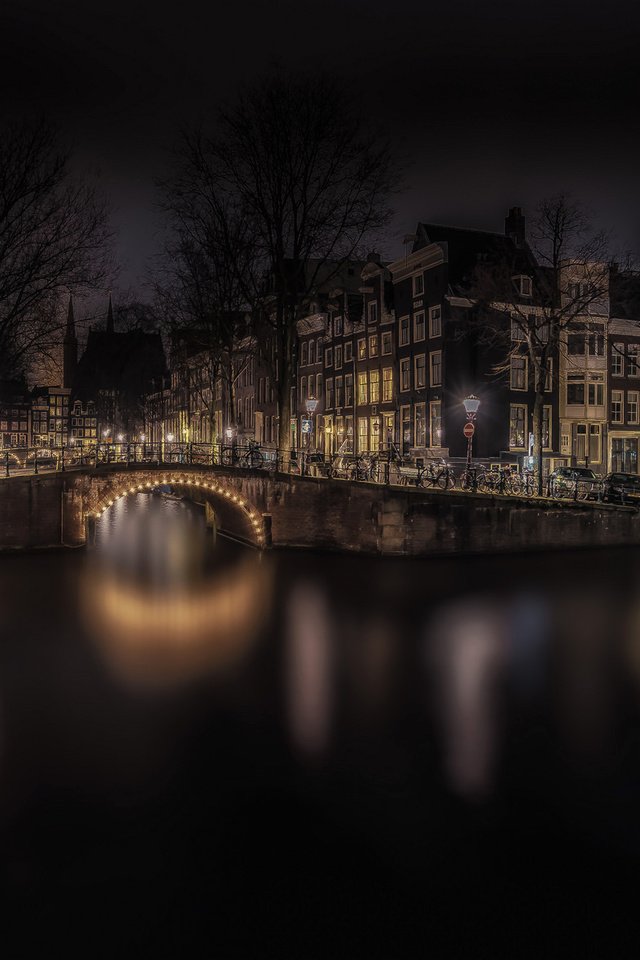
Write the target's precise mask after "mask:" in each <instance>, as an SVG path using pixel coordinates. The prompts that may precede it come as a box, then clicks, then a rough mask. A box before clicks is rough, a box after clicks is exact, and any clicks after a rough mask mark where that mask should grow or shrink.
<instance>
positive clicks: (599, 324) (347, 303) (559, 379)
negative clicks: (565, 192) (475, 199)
mask: <svg viewBox="0 0 640 960" xmlns="http://www.w3.org/2000/svg"><path fill="white" fill-rule="evenodd" d="M496 258H501V259H502V260H503V261H504V262H510V263H513V264H514V265H515V266H514V271H515V272H514V275H513V277H512V281H513V291H512V296H513V303H514V304H515V306H516V309H517V310H518V311H519V312H521V311H525V312H526V310H527V309H529V308H530V309H531V310H532V311H535V310H536V309H537V307H538V306H539V305H540V303H541V302H542V300H541V298H542V296H543V294H542V291H541V288H540V282H539V281H540V274H541V270H540V267H539V265H538V264H536V262H535V259H534V257H533V254H532V252H531V250H530V248H529V246H528V244H527V242H526V233H525V218H524V216H523V215H522V212H521V210H520V209H519V208H513V209H511V210H510V211H509V214H508V216H507V217H506V219H505V230H504V233H490V232H484V231H478V230H470V229H461V228H457V227H447V226H441V225H436V224H428V223H419V224H418V226H417V229H416V233H415V234H414V235H412V236H411V237H409V238H406V242H405V252H404V254H403V255H402V256H401V257H400V258H399V259H397V260H395V261H393V262H385V261H383V260H381V259H380V258H379V257H378V256H377V255H375V254H371V255H369V257H368V258H367V260H366V261H359V262H349V263H345V264H343V265H341V267H340V268H339V270H337V271H336V272H334V273H333V275H332V276H331V277H330V279H328V281H327V282H326V284H325V285H324V286H323V287H321V288H319V289H318V290H317V291H315V293H314V296H313V300H312V301H310V303H309V310H308V314H307V315H306V316H304V317H303V318H302V319H300V320H299V321H298V324H297V343H296V355H295V387H294V388H293V389H292V396H291V422H290V448H291V449H295V450H304V449H308V450H317V451H321V452H323V453H324V454H326V455H329V454H333V453H338V452H341V451H342V452H354V451H355V452H367V451H374V452H378V451H383V450H386V449H388V448H389V446H390V444H392V443H393V444H394V445H396V446H397V447H398V448H399V449H400V450H401V451H402V453H403V454H407V455H410V456H414V457H419V456H420V457H428V456H436V457H439V456H443V457H463V456H464V455H465V453H466V445H467V441H466V439H465V437H464V435H463V428H464V425H465V421H466V417H465V410H464V406H463V403H462V401H463V400H464V398H465V397H466V396H468V395H469V394H474V395H475V396H477V397H478V398H479V399H480V408H479V411H478V415H477V420H476V432H475V437H474V455H475V456H477V457H481V458H489V459H494V458H499V457H501V456H503V457H510V458H514V457H516V458H524V457H526V456H528V455H529V454H530V452H531V444H532V433H533V407H534V398H535V390H534V372H533V371H532V370H530V369H529V366H530V365H529V362H528V360H527V358H526V355H525V352H524V349H520V348H519V345H518V343H517V341H518V339H519V338H520V337H521V336H522V335H521V333H519V332H518V329H517V325H513V344H512V349H511V350H510V351H508V352H510V354H511V355H510V358H509V360H508V363H507V365H506V367H505V364H504V354H505V351H504V346H502V347H500V348H498V347H497V346H496V344H495V343H493V344H492V343H491V342H488V341H487V342H485V341H483V338H482V337H478V336H469V335H468V333H465V331H468V329H469V317H470V313H471V311H473V308H474V303H473V300H472V299H470V294H469V290H470V285H471V283H472V278H473V276H474V274H475V271H476V270H477V268H478V264H482V263H483V262H486V263H491V262H494V261H495V260H496ZM606 269H607V270H608V269H609V268H608V267H607V268H606ZM570 279H571V278H570V277H569V280H570ZM631 280H632V282H631V283H630V275H629V274H628V273H626V274H624V275H623V274H622V273H620V272H618V271H616V270H615V269H613V270H612V271H611V272H610V282H609V284H608V288H609V289H608V292H609V295H608V296H606V295H603V296H602V297H601V298H600V299H598V300H597V301H594V302H590V303H589V307H588V310H586V312H585V315H584V317H579V316H577V317H576V318H575V322H573V323H572V324H571V326H570V329H568V330H567V331H566V332H565V334H564V336H563V339H562V342H561V344H560V348H559V349H556V350H555V351H554V352H552V354H551V357H550V360H549V365H548V368H547V376H546V381H545V399H546V401H547V402H545V403H544V413H543V441H544V443H543V445H544V458H545V463H546V466H547V467H548V468H550V469H552V468H553V467H554V466H557V465H560V464H567V463H574V464H577V465H589V466H591V467H593V469H594V470H595V471H596V472H599V473H604V472H607V471H608V470H625V471H630V472H634V473H637V472H638V444H639V442H640V357H639V354H640V282H638V281H637V280H636V278H635V277H631ZM623 281H624V282H623ZM567 282H568V281H567ZM636 288H637V289H636ZM622 289H624V296H622V294H621V291H622ZM636 305H637V309H636ZM251 344H252V341H250V339H249V338H248V337H247V338H243V336H239V337H238V339H237V349H236V356H235V357H234V365H233V368H232V371H231V374H230V377H229V378H227V380H225V379H224V378H223V377H215V376H214V377H212V376H211V370H210V368H209V367H208V360H207V354H206V352H205V351H202V350H198V349H189V348H188V345H186V344H185V343H184V342H181V341H180V340H177V341H176V342H175V343H174V345H173V348H172V354H171V357H170V364H169V365H170V370H171V374H170V376H171V381H170V383H169V384H167V387H166V389H164V390H163V391H158V392H157V393H155V394H154V395H152V396H150V397H149V398H148V403H147V425H146V430H147V434H148V436H149V439H151V440H156V441H158V440H162V439H166V438H167V436H170V437H172V438H175V439H176V440H181V441H184V440H189V441H191V442H202V441H205V442H210V441H213V440H222V441H224V440H225V437H226V438H230V437H231V436H233V437H234V438H236V439H237V440H238V441H240V442H241V441H243V440H247V439H255V440H257V441H258V442H259V443H261V444H263V445H266V446H271V445H275V444H276V442H277V436H278V409H277V404H276V400H275V393H274V388H273V376H274V370H275V364H276V363H277V358H276V357H275V351H274V348H273V344H272V343H271V342H270V341H269V339H268V338H263V339H262V340H261V341H260V343H259V346H257V347H255V348H254V347H253V346H252V345H251ZM501 361H502V362H501ZM229 382H231V383H232V387H229Z"/></svg>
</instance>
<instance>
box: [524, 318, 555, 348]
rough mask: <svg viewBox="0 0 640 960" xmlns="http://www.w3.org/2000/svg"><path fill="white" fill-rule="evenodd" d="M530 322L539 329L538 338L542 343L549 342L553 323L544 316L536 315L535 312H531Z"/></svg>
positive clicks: (534, 327)
mask: <svg viewBox="0 0 640 960" xmlns="http://www.w3.org/2000/svg"><path fill="white" fill-rule="evenodd" d="M529 323H530V324H531V327H532V328H533V329H534V330H536V331H537V334H538V339H539V340H540V342H541V343H548V342H549V334H550V332H551V324H550V323H549V320H548V319H546V318H543V317H536V316H535V314H531V316H530V317H529Z"/></svg>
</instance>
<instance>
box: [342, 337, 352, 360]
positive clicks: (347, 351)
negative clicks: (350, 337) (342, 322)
mask: <svg viewBox="0 0 640 960" xmlns="http://www.w3.org/2000/svg"><path fill="white" fill-rule="evenodd" d="M352 360H353V344H352V343H351V341H349V343H345V345H344V362H345V363H351V361H352Z"/></svg>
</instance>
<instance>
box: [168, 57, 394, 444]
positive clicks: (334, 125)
mask: <svg viewBox="0 0 640 960" xmlns="http://www.w3.org/2000/svg"><path fill="white" fill-rule="evenodd" d="M180 160H181V161H182V164H181V177H179V178H177V179H176V178H174V181H173V183H172V184H171V185H170V187H169V193H167V191H165V202H166V199H167V197H169V196H170V198H171V199H170V200H169V207H170V208H171V209H173V210H175V208H176V206H178V207H179V208H180V211H181V216H183V217H184V216H185V210H188V209H189V208H190V207H192V208H194V209H195V210H196V211H198V216H194V217H191V216H189V217H188V222H189V225H190V227H191V225H192V224H194V223H197V222H199V211H201V210H204V211H205V219H206V220H207V222H208V223H209V224H212V223H213V224H215V229H213V231H211V232H207V233H206V234H205V236H206V239H207V241H209V240H210V239H211V240H213V242H215V244H216V245H217V246H220V245H222V246H223V247H224V249H225V254H224V256H225V259H226V261H227V263H228V264H230V265H234V270H233V276H234V282H235V283H237V284H238V286H239V290H241V292H242V298H243V300H244V303H245V305H246V307H247V308H248V309H249V310H250V311H251V313H252V315H253V316H254V318H256V320H257V322H258V323H259V324H266V325H267V326H268V327H269V330H270V336H271V337H272V339H273V342H274V343H275V347H276V349H275V358H276V369H274V370H273V371H272V373H273V377H274V383H275V385H276V396H277V401H278V409H279V418H280V425H279V445H280V446H281V447H285V446H286V445H287V444H288V439H289V421H290V396H291V387H292V384H293V364H292V361H293V353H294V343H295V329H296V322H297V320H298V319H299V318H300V317H301V316H302V315H303V314H304V312H305V310H304V307H305V304H306V303H308V301H309V300H310V298H312V297H313V294H314V292H315V291H316V290H317V289H318V287H319V285H320V284H325V285H326V284H328V283H330V280H331V278H332V276H335V275H337V274H338V273H339V271H340V269H341V267H342V266H343V264H344V263H345V262H346V261H348V260H350V259H354V258H356V257H358V256H359V255H361V254H362V252H363V250H364V247H365V246H366V245H370V244H371V242H372V241H373V240H375V239H376V238H377V237H378V235H379V232H380V231H381V229H382V228H383V227H384V226H385V225H386V223H387V222H388V220H389V218H390V210H389V208H388V198H389V196H390V194H391V191H392V189H393V188H394V186H395V185H396V183H397V170H396V168H395V166H394V163H393V161H392V156H391V152H390V149H389V146H388V144H387V143H386V142H383V141H381V140H380V138H379V137H378V136H376V135H375V134H373V133H371V132H369V131H368V130H367V129H366V128H365V125H364V123H363V121H362V119H361V117H360V116H359V115H357V113H356V111H355V109H354V106H353V104H352V103H351V101H350V99H349V97H348V96H347V95H346V93H345V91H344V89H343V88H342V87H340V86H339V85H338V84H337V83H336V82H334V81H332V80H329V79H327V78H326V77H308V76H294V75H291V74H287V73H281V72H275V73H270V74H268V75H267V76H266V77H261V78H259V79H258V80H257V81H255V82H254V83H252V84H251V85H250V86H247V87H246V88H245V89H244V90H242V92H241V93H240V94H239V96H238V97H237V100H236V101H235V103H234V104H233V105H232V106H230V107H228V108H226V109H223V110H221V111H220V113H219V115H218V117H217V122H216V124H215V128H214V130H213V133H212V134H210V135H208V134H205V133H204V132H203V131H202V130H199V131H197V132H195V133H193V134H191V135H188V136H187V137H186V138H185V140H184V142H183V147H182V150H181V152H180ZM188 237H189V240H190V241H193V242H194V243H195V244H196V245H197V247H198V248H202V245H203V235H202V234H201V233H200V232H199V231H197V230H195V231H194V230H191V229H189V232H188ZM258 318H259V319H258Z"/></svg>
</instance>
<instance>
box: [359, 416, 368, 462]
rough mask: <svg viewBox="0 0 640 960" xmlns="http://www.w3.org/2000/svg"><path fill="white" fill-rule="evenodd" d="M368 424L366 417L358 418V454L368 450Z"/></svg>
mask: <svg viewBox="0 0 640 960" xmlns="http://www.w3.org/2000/svg"><path fill="white" fill-rule="evenodd" d="M367 427H368V422H367V418H366V417H358V453H364V452H365V451H366V450H368V449H369V434H368V432H367Z"/></svg>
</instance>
